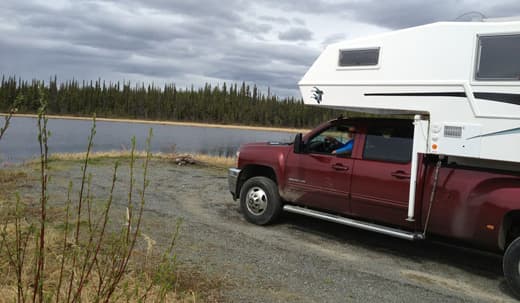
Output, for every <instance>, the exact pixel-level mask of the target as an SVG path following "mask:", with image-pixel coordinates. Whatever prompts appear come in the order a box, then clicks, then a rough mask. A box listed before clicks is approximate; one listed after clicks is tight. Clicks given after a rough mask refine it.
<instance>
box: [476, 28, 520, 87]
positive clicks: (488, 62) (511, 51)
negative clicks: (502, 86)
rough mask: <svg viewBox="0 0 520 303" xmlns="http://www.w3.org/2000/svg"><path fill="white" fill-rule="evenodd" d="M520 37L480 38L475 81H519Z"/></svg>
mask: <svg viewBox="0 0 520 303" xmlns="http://www.w3.org/2000/svg"><path fill="white" fill-rule="evenodd" d="M518 54H520V35H500V36H480V37H479V45H478V57H477V60H478V61H477V68H476V75H475V78H476V79H477V80H492V81H497V80H502V81H518V80H520V60H518Z"/></svg>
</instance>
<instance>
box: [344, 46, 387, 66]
mask: <svg viewBox="0 0 520 303" xmlns="http://www.w3.org/2000/svg"><path fill="white" fill-rule="evenodd" d="M377 64H379V48H370V49H356V50H351V49H350V50H349V49H342V50H340V51H339V61H338V65H339V66H340V67H355V66H374V65H377Z"/></svg>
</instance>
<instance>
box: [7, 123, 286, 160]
mask: <svg viewBox="0 0 520 303" xmlns="http://www.w3.org/2000/svg"><path fill="white" fill-rule="evenodd" d="M0 123H1V124H2V125H3V119H1V120H0ZM91 126H92V122H91V121H85V120H67V119H49V122H48V126H47V128H48V130H50V131H51V136H50V137H49V152H50V153H74V152H84V151H86V147H87V143H88V136H89V133H90V128H91ZM150 128H153V134H154V135H153V138H152V151H153V152H166V153H168V152H172V151H174V150H175V151H176V152H180V153H184V152H186V153H204V154H210V155H218V156H233V155H234V154H235V152H236V151H237V150H238V148H239V146H240V145H241V144H242V143H247V142H266V141H278V142H289V141H292V140H293V138H294V134H293V133H287V132H269V131H256V130H243V129H230V128H213V127H194V126H176V125H175V126H173V125H160V124H140V123H125V122H105V121H97V122H96V136H95V137H94V147H93V150H94V151H111V150H119V151H120V150H129V149H130V147H131V138H132V136H135V137H136V143H137V149H138V150H143V149H144V145H145V141H146V137H147V135H148V131H149V129H150ZM37 137H38V129H37V119H36V118H22V117H17V118H13V119H12V120H11V125H10V126H9V129H8V130H7V132H6V133H5V135H4V137H3V138H2V140H1V141H0V163H2V162H4V163H5V162H21V161H23V160H27V159H30V158H32V157H35V156H37V155H39V144H38V140H37Z"/></svg>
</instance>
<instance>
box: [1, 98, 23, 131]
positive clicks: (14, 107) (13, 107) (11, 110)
mask: <svg viewBox="0 0 520 303" xmlns="http://www.w3.org/2000/svg"><path fill="white" fill-rule="evenodd" d="M22 102H23V95H18V96H17V97H16V99H15V101H14V103H13V104H12V105H11V107H10V108H9V111H8V112H7V115H6V116H5V117H4V125H3V126H2V127H0V140H2V137H3V136H4V134H5V132H6V131H7V128H8V127H9V123H10V122H11V118H12V117H13V115H14V114H15V113H16V112H18V106H19V105H20V104H21V103H22Z"/></svg>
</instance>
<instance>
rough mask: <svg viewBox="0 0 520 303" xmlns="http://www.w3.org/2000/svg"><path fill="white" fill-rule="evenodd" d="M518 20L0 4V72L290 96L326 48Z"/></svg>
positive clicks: (453, 12) (460, 2)
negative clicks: (241, 88)
mask: <svg viewBox="0 0 520 303" xmlns="http://www.w3.org/2000/svg"><path fill="white" fill-rule="evenodd" d="M471 12H473V13H471ZM519 15H520V4H519V3H518V0H511V1H509V0H493V1H484V0H479V1H470V0H450V1H448V0H436V1H432V0H428V1H421V0H392V1H390V0H386V1H385V0H379V1H376V0H350V1H339V0H338V1H325V0H292V1H288V0H264V1H242V0H220V1H209V0H207V1H203V0H185V1H177V0H118V1H115V0H114V1H110V0H106V1H97V0H88V1H84V0H1V1H0V71H1V72H0V73H1V74H3V75H7V76H13V75H14V76H17V77H21V78H23V79H27V80H30V79H40V80H47V79H50V78H51V77H54V76H57V78H58V81H67V80H70V79H77V80H80V81H81V80H96V79H98V78H101V79H102V80H106V81H131V82H132V83H145V84H149V83H155V84H157V85H163V84H164V83H175V84H176V85H177V86H178V87H180V88H184V87H189V86H191V85H194V86H195V87H200V86H202V85H204V83H210V84H212V85H221V84H222V83H224V82H226V83H232V82H239V83H241V82H242V81H245V82H246V83H250V84H253V83H254V84H256V85H258V86H259V87H260V88H261V89H263V90H264V92H266V89H267V87H269V88H270V90H271V92H272V93H275V94H277V95H279V96H296V97H298V96H299V94H298V91H297V83H298V81H299V80H300V79H301V78H302V76H303V75H304V73H305V72H306V70H307V69H308V68H309V67H310V65H311V64H312V63H313V62H314V60H315V59H316V58H317V56H318V55H319V54H320V52H321V50H323V49H324V47H325V46H326V45H328V44H330V43H334V42H339V41H343V40H348V39H352V38H356V37H362V36H367V35H371V34H377V33H383V32H387V31H391V30H395V29H401V28H406V27H411V26H417V25H422V24H426V23H431V22H436V21H453V20H469V19H472V18H478V17H480V16H485V17H486V18H495V17H508V16H519ZM457 18H458V19H457Z"/></svg>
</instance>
